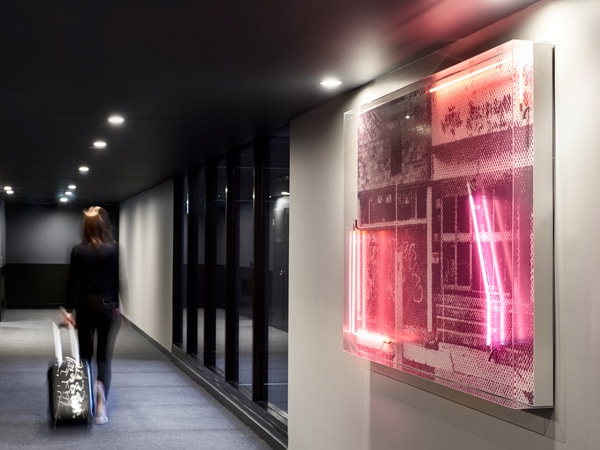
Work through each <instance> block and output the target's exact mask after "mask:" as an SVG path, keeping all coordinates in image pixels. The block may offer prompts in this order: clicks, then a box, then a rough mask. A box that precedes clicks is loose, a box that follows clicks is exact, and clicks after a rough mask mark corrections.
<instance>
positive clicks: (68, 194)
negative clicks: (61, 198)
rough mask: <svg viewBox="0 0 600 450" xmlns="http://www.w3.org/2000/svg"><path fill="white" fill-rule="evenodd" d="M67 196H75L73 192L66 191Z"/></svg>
mask: <svg viewBox="0 0 600 450" xmlns="http://www.w3.org/2000/svg"><path fill="white" fill-rule="evenodd" d="M65 195H66V196H67V197H69V196H70V195H73V193H72V192H71V191H66V192H65Z"/></svg>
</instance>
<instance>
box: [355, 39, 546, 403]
mask: <svg viewBox="0 0 600 450" xmlns="http://www.w3.org/2000/svg"><path fill="white" fill-rule="evenodd" d="M552 108H553V100H552V46H551V45H550V44H543V43H534V42H528V41H511V42H509V43H507V44H504V45H502V46H500V47H497V48H494V49H492V50H490V51H488V52H486V53H484V54H481V55H479V56H477V57H475V58H472V59H470V60H468V61H465V62H463V63H461V64H459V65H457V66H454V67H451V68H449V69H447V70H445V71H443V72H440V73H438V74H435V75H433V76H431V77H429V78H427V79H424V80H422V81H420V82H418V83H416V84H414V85H411V86H408V87H406V88H404V89H402V90H400V91H397V92H395V93H393V94H391V95H389V96H387V97H385V98H382V99H379V100H377V101H375V102H372V103H370V104H367V105H364V106H362V107H361V108H358V109H357V110H355V111H349V112H348V113H347V114H346V117H345V127H346V131H345V133H346V139H345V142H346V147H347V148H346V155H347V156H346V157H347V158H355V163H354V164H351V165H350V166H351V167H354V168H355V170H353V171H352V173H347V174H346V175H347V176H348V177H352V180H355V181H354V182H353V184H354V185H355V186H356V190H352V195H353V196H354V197H355V201H353V202H351V204H353V205H355V210H356V213H355V217H356V220H355V222H354V224H349V225H352V230H350V231H348V233H349V236H348V241H347V258H346V260H347V262H348V268H347V288H346V307H345V315H346V317H345V322H344V348H345V350H346V351H348V352H350V353H353V354H355V355H358V356H362V357H364V358H367V359H369V360H371V361H374V362H377V363H380V364H385V365H387V366H390V367H394V368H396V369H398V370H402V371H405V372H409V373H411V374H414V375H417V376H420V377H423V378H426V379H429V380H431V381H434V382H436V383H441V384H444V385H447V386H449V387H452V388H454V389H458V390H461V391H463V392H466V393H468V394H471V395H475V396H478V397H481V398H484V399H486V400H489V401H492V402H494V403H499V404H501V405H504V406H507V407H510V408H519V409H522V408H537V407H550V406H552V404H553V390H554V387H553V333H552V330H553V315H552V310H553V242H552V223H553V219H552V214H553V195H552V189H553V186H552V154H553V145H552V143H553V138H552V135H553V128H552V127H553V120H552V115H553V114H552Z"/></svg>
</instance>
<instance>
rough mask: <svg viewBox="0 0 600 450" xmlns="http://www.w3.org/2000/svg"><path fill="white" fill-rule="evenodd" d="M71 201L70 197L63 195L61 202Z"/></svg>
mask: <svg viewBox="0 0 600 450" xmlns="http://www.w3.org/2000/svg"><path fill="white" fill-rule="evenodd" d="M68 201H69V199H68V198H67V197H61V198H60V202H61V203H67V202H68Z"/></svg>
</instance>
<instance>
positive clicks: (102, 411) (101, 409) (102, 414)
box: [94, 381, 108, 425]
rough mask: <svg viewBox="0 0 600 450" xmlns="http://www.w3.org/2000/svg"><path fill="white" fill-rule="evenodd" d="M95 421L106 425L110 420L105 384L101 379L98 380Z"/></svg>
mask: <svg viewBox="0 0 600 450" xmlns="http://www.w3.org/2000/svg"><path fill="white" fill-rule="evenodd" d="M94 422H96V424H97V425H104V424H105V423H106V422H108V417H106V396H105V395H104V385H103V384H102V382H101V381H96V415H95V416H94Z"/></svg>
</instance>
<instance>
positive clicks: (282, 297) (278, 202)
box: [264, 138, 290, 412]
mask: <svg viewBox="0 0 600 450" xmlns="http://www.w3.org/2000/svg"><path fill="white" fill-rule="evenodd" d="M266 161H267V162H266V163H267V166H266V170H265V178H266V179H265V182H266V192H267V193H268V199H267V204H266V208H265V215H266V217H265V219H266V220H265V228H266V229H265V232H264V236H265V238H264V243H265V244H264V245H265V267H264V271H265V293H264V295H265V303H266V304H265V309H266V314H267V327H268V329H267V353H268V366H267V371H268V374H267V380H266V385H265V387H266V391H267V398H268V402H269V406H270V407H272V408H275V409H279V410H281V411H284V412H287V408H288V404H287V394H288V248H289V245H288V244H289V240H288V236H289V208H290V196H289V192H290V186H289V138H281V139H277V138H274V139H273V140H272V141H271V145H270V147H269V154H268V157H267V158H266Z"/></svg>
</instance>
